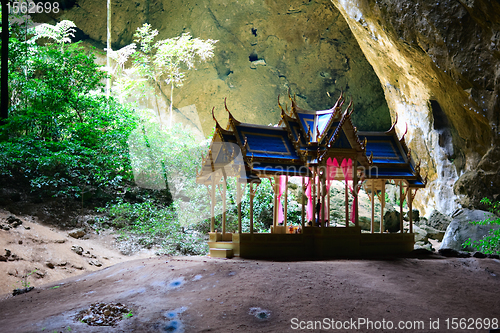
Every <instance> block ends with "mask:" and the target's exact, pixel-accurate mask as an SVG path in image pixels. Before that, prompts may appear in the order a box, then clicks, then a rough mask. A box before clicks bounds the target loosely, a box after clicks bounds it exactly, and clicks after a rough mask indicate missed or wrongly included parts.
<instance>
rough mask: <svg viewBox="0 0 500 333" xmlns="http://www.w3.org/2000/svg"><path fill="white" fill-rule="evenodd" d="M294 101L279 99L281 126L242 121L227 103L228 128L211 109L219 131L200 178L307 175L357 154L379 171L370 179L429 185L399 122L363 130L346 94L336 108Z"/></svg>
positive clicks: (361, 163)
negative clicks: (356, 123) (333, 160)
mask: <svg viewBox="0 0 500 333" xmlns="http://www.w3.org/2000/svg"><path fill="white" fill-rule="evenodd" d="M290 101H291V108H290V110H288V107H287V106H285V109H283V107H282V106H281V104H280V103H279V100H278V105H279V107H280V109H281V120H280V122H279V124H278V125H277V126H262V125H255V124H247V123H242V122H240V121H238V120H236V119H235V118H234V116H233V115H232V114H231V112H230V111H229V110H228V108H227V105H226V103H225V102H224V104H225V108H226V111H227V113H228V116H229V120H228V124H227V127H226V128H225V129H223V128H222V127H221V126H220V124H219V122H218V121H217V119H215V116H214V113H213V110H212V116H213V118H214V120H215V122H216V124H215V134H214V137H213V140H212V143H211V147H210V150H209V153H208V154H207V156H205V157H204V158H203V162H202V165H203V166H202V170H201V172H200V173H199V174H198V178H197V181H198V182H199V183H207V182H210V181H211V178H212V177H214V175H213V174H214V173H216V174H218V176H217V177H221V176H222V175H224V174H225V175H226V176H237V177H238V178H239V179H240V181H246V182H251V181H257V180H258V179H259V177H266V176H274V175H288V176H305V177H308V176H311V171H310V169H309V167H313V166H317V165H325V164H326V160H327V159H328V158H330V157H332V158H333V157H336V158H351V159H355V160H357V161H358V167H359V168H361V169H362V170H369V171H373V170H378V173H374V172H372V173H370V172H368V174H367V175H366V178H380V179H382V178H385V179H405V180H407V181H411V182H412V184H413V186H414V187H421V185H423V186H425V185H424V182H423V181H422V179H421V177H420V175H419V167H415V164H414V163H413V161H412V159H411V156H410V152H409V149H408V148H407V147H406V144H405V142H404V136H403V137H402V138H401V140H399V139H398V138H397V135H396V132H395V129H394V126H393V127H392V128H391V129H390V130H389V131H388V132H360V133H358V132H357V129H356V127H355V126H354V124H353V122H352V119H351V115H352V113H353V108H352V100H351V102H350V103H349V105H348V106H347V107H346V108H345V109H344V110H343V109H342V106H343V105H344V102H345V101H344V98H343V96H342V95H341V96H340V97H339V98H338V100H337V101H336V103H335V104H334V106H333V107H332V108H331V109H328V110H320V111H310V110H304V109H301V108H299V107H298V106H297V104H296V102H295V100H293V99H292V98H290ZM228 165H231V167H228ZM374 167H375V168H374Z"/></svg>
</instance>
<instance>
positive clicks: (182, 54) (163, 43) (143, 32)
mask: <svg viewBox="0 0 500 333" xmlns="http://www.w3.org/2000/svg"><path fill="white" fill-rule="evenodd" d="M157 36H158V30H156V29H154V30H153V29H152V28H151V25H150V24H148V23H145V24H144V25H143V26H142V27H139V28H137V31H136V33H135V34H134V38H135V41H136V42H137V43H138V44H139V47H137V45H136V44H135V43H133V44H130V45H127V46H125V47H123V48H121V49H120V50H118V51H112V50H108V52H110V56H111V57H112V58H113V59H115V61H116V62H117V63H118V65H120V68H121V74H125V75H118V77H117V79H116V81H115V87H116V91H117V93H118V94H119V95H120V96H121V97H122V98H125V97H126V96H127V95H128V94H130V93H131V92H132V91H134V90H137V89H139V91H141V92H143V93H148V92H150V91H151V90H153V91H155V90H156V89H157V88H158V89H159V90H160V92H161V93H162V94H163V95H165V94H164V93H163V91H162V89H161V85H160V82H161V81H164V82H165V83H166V84H168V85H170V88H171V89H170V127H172V108H173V91H174V87H180V86H182V84H183V81H184V78H185V76H186V71H187V70H191V69H194V68H195V64H196V63H197V62H204V61H207V60H208V59H210V58H211V57H213V54H214V53H213V50H214V47H215V46H214V45H215V43H216V42H217V41H216V40H212V39H207V40H202V39H199V38H192V36H191V35H190V34H189V33H184V34H182V35H181V36H178V37H174V38H169V39H163V40H160V41H157V42H156V43H155V42H154V40H155V38H156V37H157ZM129 57H131V58H132V60H133V66H132V67H131V68H129V69H128V70H125V68H124V65H125V63H126V62H127V61H128V59H129ZM115 70H116V69H115ZM141 78H145V79H141ZM155 98H156V95H155Z"/></svg>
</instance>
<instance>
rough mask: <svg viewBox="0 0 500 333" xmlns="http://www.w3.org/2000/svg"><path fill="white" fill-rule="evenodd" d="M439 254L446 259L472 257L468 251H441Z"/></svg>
mask: <svg viewBox="0 0 500 333" xmlns="http://www.w3.org/2000/svg"><path fill="white" fill-rule="evenodd" d="M438 252H439V254H440V255H442V256H444V257H451V258H468V257H470V253H469V252H466V251H458V250H455V249H443V248H440V249H439V251H438Z"/></svg>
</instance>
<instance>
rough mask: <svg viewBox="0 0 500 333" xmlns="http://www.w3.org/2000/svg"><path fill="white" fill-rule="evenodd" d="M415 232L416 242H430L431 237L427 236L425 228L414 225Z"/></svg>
mask: <svg viewBox="0 0 500 333" xmlns="http://www.w3.org/2000/svg"><path fill="white" fill-rule="evenodd" d="M413 233H414V234H415V243H416V242H424V244H425V243H428V242H429V239H428V237H427V232H425V230H424V229H422V228H420V227H418V226H416V225H414V226H413Z"/></svg>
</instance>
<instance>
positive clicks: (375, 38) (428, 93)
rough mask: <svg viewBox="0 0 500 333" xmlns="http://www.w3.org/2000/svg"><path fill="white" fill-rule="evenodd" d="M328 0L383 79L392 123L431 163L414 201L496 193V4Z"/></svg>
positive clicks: (499, 40)
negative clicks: (423, 188)
mask: <svg viewBox="0 0 500 333" xmlns="http://www.w3.org/2000/svg"><path fill="white" fill-rule="evenodd" d="M332 2H333V3H334V5H335V6H336V7H337V8H338V9H339V11H340V12H341V13H342V15H343V17H344V18H345V19H346V21H347V23H348V25H349V27H350V28H351V31H352V32H353V34H354V36H355V37H356V39H357V41H358V43H359V45H360V47H361V49H362V50H363V53H364V54H365V56H366V58H367V59H368V61H369V62H370V63H371V64H372V66H373V68H374V70H375V73H376V74H377V76H378V78H379V79H380V82H381V84H382V87H383V89H384V92H385V97H386V100H387V102H388V105H389V108H390V112H391V117H392V119H395V118H396V117H397V118H398V125H397V130H398V132H399V133H400V135H402V134H403V133H404V132H405V131H406V126H408V133H407V134H406V140H407V142H408V143H409V147H410V148H411V149H412V153H413V154H414V156H415V157H416V158H417V159H421V160H422V170H423V173H424V174H425V172H426V171H427V172H428V177H429V183H428V186H427V188H426V189H425V190H422V191H420V192H419V193H418V195H417V197H416V201H415V203H416V205H417V207H418V208H420V209H421V210H422V211H423V213H426V214H429V213H430V209H437V210H439V211H441V212H443V213H447V214H450V213H452V212H453V211H454V210H455V209H456V208H457V207H460V205H463V206H469V207H470V206H478V202H479V200H480V199H481V197H482V196H492V197H497V196H498V191H499V190H498V189H499V188H500V186H499V185H500V181H499V175H498V174H499V172H498V171H500V170H499V169H498V163H496V164H495V162H496V161H495V160H493V161H492V160H491V159H492V158H493V159H494V158H495V156H497V155H498V154H497V153H498V151H497V150H496V149H495V147H496V146H498V123H499V114H500V112H499V105H498V91H499V87H500V84H499V75H500V62H499V58H500V57H499V47H500V30H499V27H500V24H499V23H500V4H499V3H498V2H495V1H486V0H485V1H477V0H476V1H474V0H471V1H466V0H463V1H462V0H460V1H458V0H445V1H440V2H435V1H427V0H424V1H410V0H381V1H369V0H332ZM487 151H489V152H490V153H488V154H486V152H487ZM495 152H496V153H495ZM483 169H486V170H483ZM459 177H461V178H460V181H459V182H457V185H456V186H455V190H454V189H453V186H454V184H455V182H456V181H457V179H458V178H459Z"/></svg>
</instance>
